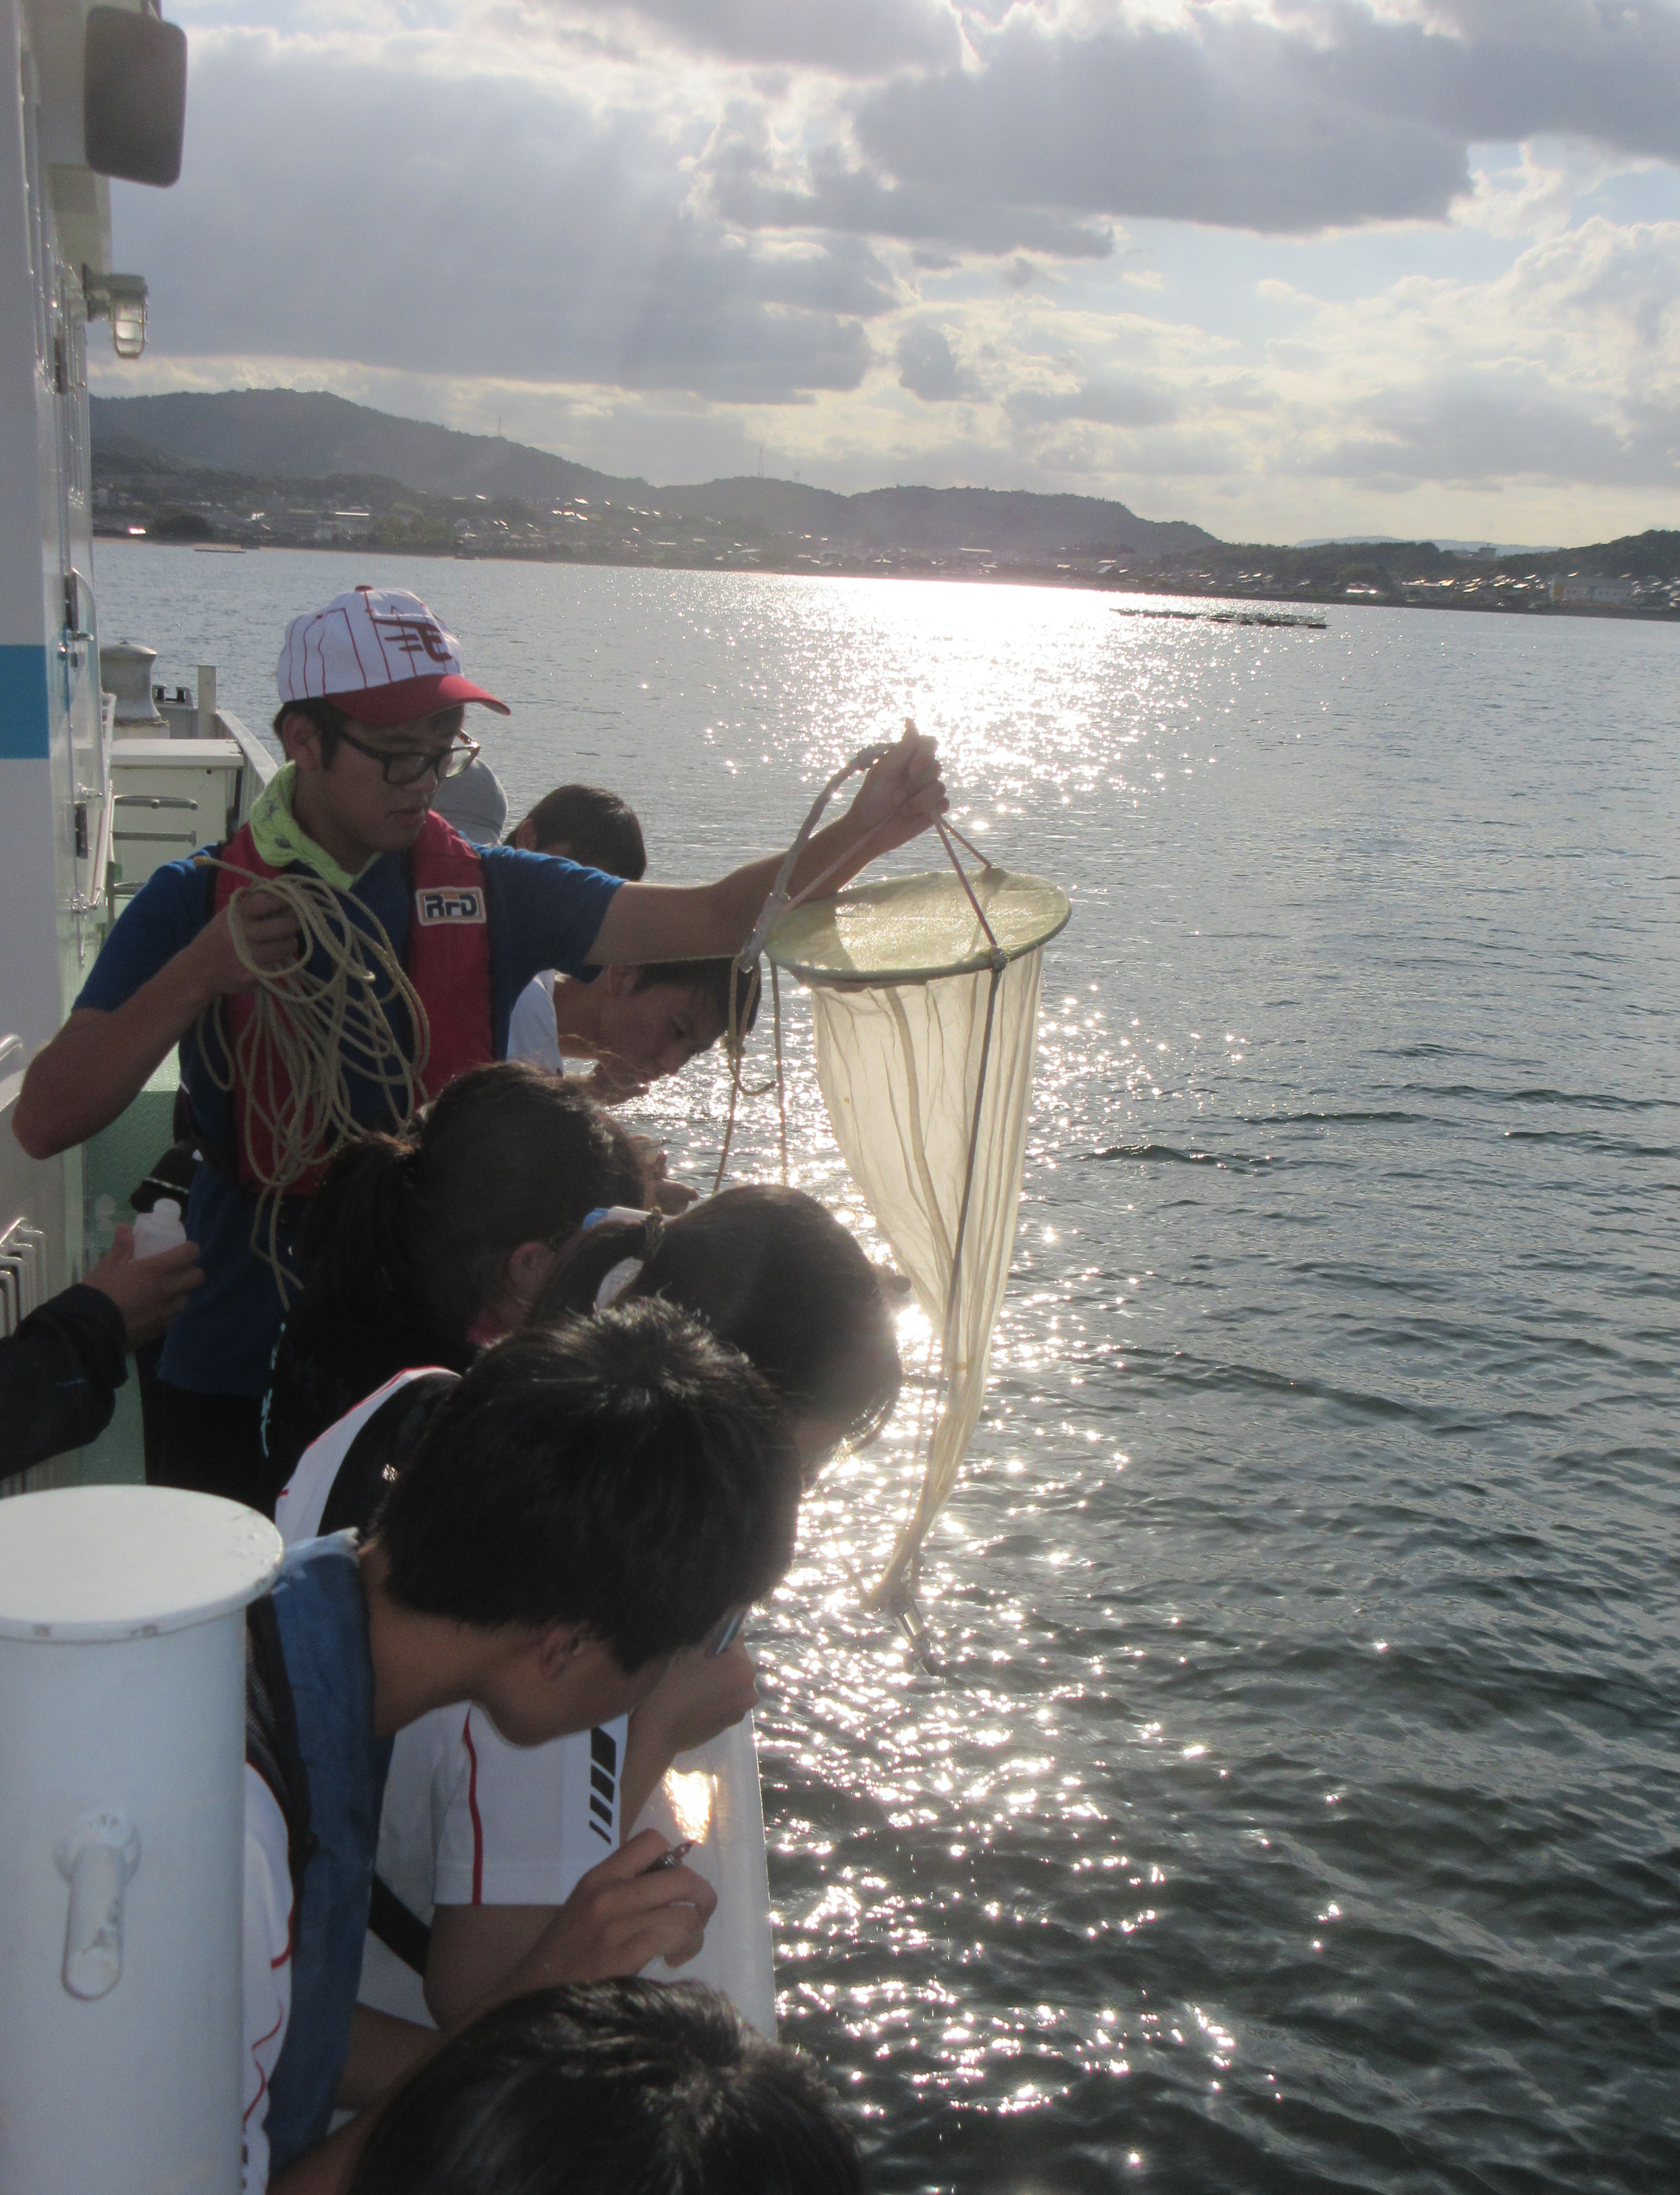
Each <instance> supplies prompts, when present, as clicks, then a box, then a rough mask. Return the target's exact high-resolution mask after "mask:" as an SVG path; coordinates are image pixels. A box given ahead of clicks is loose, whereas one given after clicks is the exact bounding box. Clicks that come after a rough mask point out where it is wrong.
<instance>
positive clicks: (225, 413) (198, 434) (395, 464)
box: [90, 389, 648, 503]
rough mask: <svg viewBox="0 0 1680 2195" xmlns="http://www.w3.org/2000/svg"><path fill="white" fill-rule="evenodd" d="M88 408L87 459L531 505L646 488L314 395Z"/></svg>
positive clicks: (249, 392) (187, 398)
mask: <svg viewBox="0 0 1680 2195" xmlns="http://www.w3.org/2000/svg"><path fill="white" fill-rule="evenodd" d="M90 408H91V411H92V413H93V447H94V455H95V457H122V456H129V455H135V454H140V455H149V456H155V457H167V458H178V459H183V460H185V462H187V463H188V464H195V465H205V466H209V467H211V468H212V469H214V470H216V471H221V472H234V473H249V474H253V475H265V474H266V475H274V476H276V477H279V478H280V479H290V480H326V479H330V478H332V476H333V475H340V476H353V475H358V474H379V475H384V477H385V478H387V479H390V480H395V481H401V482H402V484H403V485H404V487H411V488H415V489H418V490H419V493H421V494H422V495H452V496H453V495H484V496H517V497H519V498H522V500H523V501H525V502H527V503H529V502H534V501H535V500H536V499H538V498H553V499H554V500H556V501H558V500H559V499H560V498H563V497H565V496H571V495H585V496H596V495H599V496H603V497H605V496H616V495H619V494H624V495H626V496H627V495H631V494H638V495H639V494H641V493H644V491H645V490H646V488H647V485H648V484H647V482H646V481H629V480H616V479H614V478H612V477H611V476H610V475H608V474H606V473H598V472H596V471H594V470H592V468H591V467H590V466H588V465H574V464H572V463H571V462H570V460H569V459H568V458H557V457H555V456H554V455H553V454H552V453H551V452H549V451H547V450H533V449H529V448H528V447H527V446H525V445H524V444H523V443H522V442H509V441H504V440H503V438H502V437H501V436H500V435H461V434H457V433H456V432H455V430H454V429H453V428H449V427H434V426H431V425H430V424H428V423H427V422H425V421H424V420H422V419H398V418H393V417H392V416H391V415H390V413H389V412H375V411H374V410H372V408H371V406H367V405H366V404H351V403H348V402H347V401H346V400H345V399H344V397H342V396H329V395H326V394H324V393H323V392H320V391H318V390H305V389H226V390H223V391H222V392H221V393H220V394H218V395H196V394H194V393H192V392H190V391H188V390H184V389H183V390H181V391H178V392H177V393H176V394H174V395H169V396H95V397H94V398H93V399H92V400H91V406H90Z"/></svg>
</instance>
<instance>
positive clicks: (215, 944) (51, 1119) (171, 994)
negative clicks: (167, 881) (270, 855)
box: [12, 887, 297, 1159]
mask: <svg viewBox="0 0 1680 2195" xmlns="http://www.w3.org/2000/svg"><path fill="white" fill-rule="evenodd" d="M148 889H149V887H148ZM138 906H139V902H138V901H136V903H135V906H133V907H130V908H129V909H128V910H127V912H126V913H124V917H123V920H124V922H126V921H128V920H129V919H130V918H131V917H132V916H133V915H134V914H135V913H136V910H137V908H138ZM230 913H232V910H231V908H223V910H222V913H220V914H218V915H216V916H215V917H214V918H213V919H212V920H211V921H210V922H208V923H206V924H205V926H204V928H203V929H202V930H199V933H198V935H197V936H195V937H194V938H193V940H192V941H191V942H190V943H189V944H187V945H184V946H182V948H181V950H180V951H179V952H177V953H174V954H173V955H172V956H171V957H170V959H168V960H166V961H165V963H164V965H163V966H162V967H161V968H159V970H158V971H157V973H156V974H155V975H154V976H153V977H150V978H149V979H148V980H147V982H143V983H141V985H140V987H139V988H138V989H136V991H135V992H134V993H133V994H132V995H131V996H130V997H129V998H128V999H126V1000H124V1002H123V1003H122V1004H121V1005H118V1006H116V1007H114V1008H113V1009H111V1010H110V1011H104V1010H101V1008H99V1007H95V1006H78V1007H77V1008H76V1009H75V1010H74V1011H73V1012H72V1014H71V1015H70V1017H69V1019H68V1020H67V1021H66V1023H65V1024H64V1027H63V1028H61V1030H60V1031H59V1033H58V1034H57V1035H56V1036H55V1037H54V1038H53V1040H52V1041H51V1042H50V1043H49V1044H45V1045H43V1046H42V1047H41V1049H40V1051H38V1052H37V1053H36V1055H35V1057H34V1058H33V1059H32V1060H31V1062H30V1063H29V1071H28V1073H27V1074H26V1075H25V1076H24V1078H23V1087H22V1089H21V1090H20V1092H18V1101H17V1104H16V1106H15V1108H14V1111H13V1115H12V1132H13V1134H14V1136H16V1138H17V1139H18V1141H19V1143H20V1144H22V1146H23V1148H24V1149H25V1150H26V1151H27V1152H28V1154H29V1155H30V1157H31V1158H32V1159H50V1158H55V1157H56V1156H57V1155H58V1154H59V1152H61V1151H67V1150H68V1149H70V1148H71V1147H72V1144H81V1143H85V1142H86V1141H87V1139H88V1138H89V1136H94V1135H97V1134H98V1132H99V1131H100V1130H101V1128H103V1127H106V1126H108V1125H109V1124H110V1122H112V1121H114V1120H115V1119H116V1118H117V1116H118V1114H119V1113H123V1112H125V1111H126V1110H127V1109H128V1107H129V1106H130V1105H131V1104H132V1103H133V1102H134V1100H135V1099H136V1098H137V1097H138V1096H139V1095H140V1092H141V1091H142V1090H143V1089H144V1088H145V1086H146V1085H147V1081H148V1080H150V1078H151V1077H152V1075H153V1074H155V1073H156V1071H157V1069H159V1067H160V1066H161V1065H162V1063H163V1062H164V1061H165V1058H167V1057H168V1056H169V1053H170V1051H171V1049H172V1048H173V1047H174V1046H176V1044H178V1043H179V1042H180V1040H181V1039H182V1037H183V1036H185V1035H186V1034H187V1032H188V1029H189V1028H192V1026H193V1023H194V1022H196V1021H197V1020H198V1018H199V1015H200V1014H201V1013H203V1012H204V1011H205V1007H206V1006H208V1005H211V1003H212V1002H213V1001H214V1000H216V999H218V998H221V997H222V996H224V995H225V996H232V995H234V994H237V993H239V992H242V991H250V990H253V989H255V988H256V984H257V978H256V977H255V976H253V975H251V973H250V972H249V971H247V970H246V968H245V965H244V963H243V962H242V961H241V960H240V957H239V955H238V953H235V951H234V942H233V938H232V936H231V935H230V933H229V926H228V917H229V915H230ZM241 919H242V922H243V925H244V930H245V943H246V946H247V948H248V949H249V950H250V952H251V956H252V958H253V959H255V960H256V961H257V964H258V965H260V966H262V967H264V968H278V967H281V966H283V965H285V963H286V961H288V960H290V959H293V958H294V957H295V955H296V950H297V919H296V918H295V917H294V916H293V915H292V913H291V911H290V909H289V908H287V907H285V906H283V905H282V904H281V903H280V902H279V901H278V900H275V899H274V898H273V897H271V896H268V895H267V894H264V893H261V892H257V893H253V894H251V896H249V897H246V898H245V899H244V900H243V902H242V904H241ZM119 926H120V925H119ZM113 936H114V933H113ZM97 974H98V971H97V969H95V977H97Z"/></svg>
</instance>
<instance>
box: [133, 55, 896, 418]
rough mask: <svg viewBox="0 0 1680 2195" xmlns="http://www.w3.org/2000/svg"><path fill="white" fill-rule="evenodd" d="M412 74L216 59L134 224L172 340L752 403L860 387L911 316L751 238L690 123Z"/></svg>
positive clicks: (824, 250) (864, 249)
mask: <svg viewBox="0 0 1680 2195" xmlns="http://www.w3.org/2000/svg"><path fill="white" fill-rule="evenodd" d="M404 60H405V56H404V55H401V53H399V54H398V55H395V56H393V55H389V54H378V53H373V54H363V53H361V51H359V50H358V49H355V48H354V47H352V48H349V49H334V48H332V47H330V46H326V45H318V44H315V43H313V42H310V41H306V40H302V39H296V40H291V41H287V42H284V43H282V42H280V41H279V40H276V39H274V38H272V37H263V36H261V35H255V36H253V35H250V34H241V33H233V34H223V35H222V36H219V37H217V36H205V35H201V36H200V37H199V39H197V40H196V41H195V43H194V49H193V102H192V106H191V108H190V110H189V117H188V144H187V154H186V162H185V166H184V170H183V175H182V181H181V183H180V184H179V185H178V186H177V187H176V189H175V190H174V191H173V192H171V193H168V194H167V195H166V196H165V194H163V193H137V192H125V193H123V194H122V199H121V203H120V211H119V225H120V232H121V234H122V238H123V246H124V251H132V252H134V253H136V254H137V256H138V259H139V263H141V265H142V266H144V268H146V271H147V274H148V276H149V278H150V279H151V282H152V287H153V326H154V331H155V334H156V337H157V338H159V339H160V340H162V341H164V342H166V343H168V344H169V346H170V349H171V350H173V351H175V352H176V353H177V354H183V355H187V356H192V355H194V354H228V353H234V352H240V353H245V354H251V353H253V352H257V353H261V352H263V351H267V352H268V353H271V354H275V355H280V356H287V357H299V356H303V357H315V358H329V359H330V358H335V357H336V358H341V359H344V360H355V361H358V362H360V363H361V364H362V365H366V366H386V367H399V368H409V369H417V370H420V371H425V372H434V373H442V374H451V375H463V374H473V373H480V374H499V375H504V376H510V377H528V378H534V379H539V378H540V379H545V380H547V381H550V382H553V383H564V382H584V383H603V384H606V385H609V386H613V387H617V388H621V389H683V390H689V391H692V392H694V393H696V394H699V395H707V396H710V397H713V398H716V399H720V400H730V401H743V400H763V401H776V400H793V399H798V398H800V397H803V396H805V395H809V394H811V392H814V391H817V390H835V389H853V388H856V387H857V384H858V383H859V382H860V380H861V379H862V377H863V374H864V372H866V370H867V369H868V366H869V363H870V360H871V358H872V355H873V351H872V347H871V345H870V343H869V337H868V336H867V334H866V332H865V330H864V326H863V323H864V321H865V320H869V319H872V318H875V317H878V316H880V314H884V313H886V311H888V310H889V309H890V308H892V305H893V304H894V303H895V302H896V285H895V283H894V280H893V278H892V275H891V274H889V272H888V271H887V269H886V268H885V267H884V266H882V264H881V263H880V261H879V260H878V259H877V258H876V256H875V254H874V252H873V251H871V250H870V248H869V246H868V245H867V244H865V243H863V242H862V241H861V239H857V238H856V237H840V238H835V239H828V240H818V239H811V240H810V241H807V242H803V243H799V244H790V243H781V244H777V243H773V242H766V241H763V240H754V239H743V238H742V237H740V236H733V235H730V233H728V232H727V230H726V228H725V226H724V225H723V224H722V223H720V222H719V221H718V220H717V219H716V218H715V216H712V215H711V214H709V213H707V211H706V210H704V209H703V208H701V207H697V206H696V205H695V204H694V203H693V202H692V193H691V178H690V176H689V175H688V174H687V173H686V172H685V171H684V166H683V162H684V156H685V153H686V149H687V148H686V147H685V144H684V138H683V135H682V127H683V125H682V124H681V121H680V118H679V119H678V121H677V122H675V123H673V122H671V121H669V120H667V118H664V117H662V116H659V115H651V116H649V115H647V114H644V113H641V112H634V111H632V112H614V111H612V110H610V109H604V110H598V109H596V108H592V107H590V106H588V105H586V104H585V102H584V101H582V100H581V99H580V98H576V97H573V96H571V95H569V94H568V93H567V92H566V91H565V90H564V89H563V88H557V87H556V86H555V85H554V84H552V83H551V82H550V81H547V80H540V81H534V82H531V83H523V82H520V81H518V80H517V79H514V78H510V77H507V76H496V75H484V76H481V77H478V78H472V77H471V76H467V77H462V76H459V75H456V74H453V73H446V72H444V71H442V70H441V69H438V68H435V67H429V66H424V65H419V64H417V62H416V61H414V60H408V61H407V65H402V63H403V61H404ZM420 61H421V62H423V61H424V55H422V56H421V57H420ZM693 141H694V142H696V143H699V142H703V135H701V133H699V132H696V133H694V134H693ZM205 268H214V270H215V274H214V277H213V279H205V272H204V270H205Z"/></svg>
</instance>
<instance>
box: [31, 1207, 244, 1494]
mask: <svg viewBox="0 0 1680 2195" xmlns="http://www.w3.org/2000/svg"><path fill="white" fill-rule="evenodd" d="M203 1278H204V1272H203V1269H202V1268H201V1267H200V1265H199V1253H198V1251H197V1249H196V1248H195V1247H193V1244H192V1243H190V1242H183V1243H182V1245H181V1246H180V1247H179V1248H178V1249H174V1250H166V1251H165V1252H164V1253H162V1254H161V1255H160V1256H159V1257H156V1258H142V1259H139V1260H137V1261H136V1258H135V1254H134V1235H133V1232H132V1230H130V1229H129V1228H127V1227H118V1230H117V1241H116V1244H115V1247H113V1249H111V1250H110V1251H109V1252H108V1253H107V1254H106V1256H104V1257H103V1258H101V1259H100V1261H99V1263H98V1264H97V1265H95V1267H94V1269H93V1270H92V1271H91V1272H90V1273H89V1275H88V1277H87V1279H86V1281H85V1282H82V1283H81V1284H80V1285H79V1286H78V1287H76V1288H66V1289H64V1290H63V1291H62V1292H61V1293H60V1294H58V1295H55V1296H53V1297H51V1298H49V1300H48V1301H47V1302H45V1303H43V1305H41V1308H40V1309H39V1310H38V1311H32V1312H31V1313H30V1315H29V1316H28V1317H27V1318H26V1319H25V1320H24V1322H23V1323H22V1324H21V1325H20V1327H19V1328H18V1330H17V1332H16V1333H15V1334H12V1335H10V1336H9V1338H8V1339H6V1340H4V1341H0V1426H4V1428H5V1434H4V1440H3V1448H4V1453H5V1458H6V1468H7V1469H8V1470H9V1471H24V1470H26V1469H27V1468H28V1467H29V1466H30V1465H31V1464H32V1463H41V1462H44V1460H46V1458H47V1457H48V1456H49V1455H62V1454H63V1453H64V1451H65V1450H66V1449H72V1448H79V1447H80V1446H81V1445H82V1443H84V1441H90V1440H92V1439H93V1438H94V1437H95V1434H97V1433H101V1432H103V1431H104V1430H105V1428H106V1426H107V1425H109V1424H110V1422H111V1413H112V1411H113V1409H115V1408H116V1403H117V1390H118V1387H120V1386H122V1384H123V1382H124V1380H125V1379H126V1378H127V1377H128V1367H127V1365H126V1363H124V1353H125V1351H128V1350H130V1349H133V1348H135V1347H136V1346H137V1345H139V1344H140V1343H141V1342H144V1341H151V1340H154V1339H156V1338H157V1336H158V1335H159V1334H161V1333H162V1332H163V1330H164V1328H165V1327H166V1326H167V1325H168V1324H169V1322H170V1320H171V1319H172V1318H173V1317H174V1316H175V1315H176V1312H177V1311H179V1310H180V1309H181V1306H182V1304H184V1303H185V1302H186V1300H187V1299H188V1296H189V1295H190V1294H191V1293H192V1292H193V1289H194V1288H197V1287H198V1285H199V1282H200V1281H202V1280H203Z"/></svg>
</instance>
